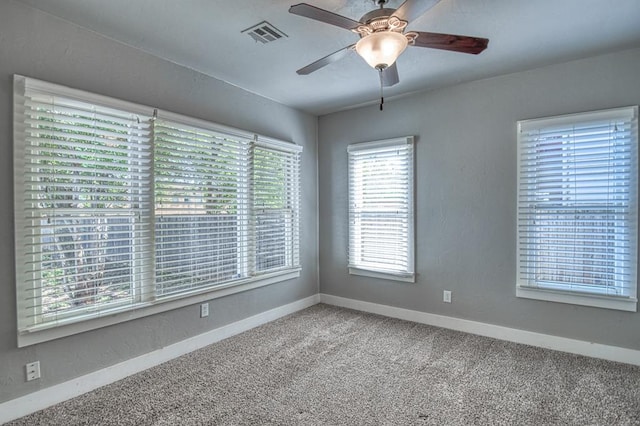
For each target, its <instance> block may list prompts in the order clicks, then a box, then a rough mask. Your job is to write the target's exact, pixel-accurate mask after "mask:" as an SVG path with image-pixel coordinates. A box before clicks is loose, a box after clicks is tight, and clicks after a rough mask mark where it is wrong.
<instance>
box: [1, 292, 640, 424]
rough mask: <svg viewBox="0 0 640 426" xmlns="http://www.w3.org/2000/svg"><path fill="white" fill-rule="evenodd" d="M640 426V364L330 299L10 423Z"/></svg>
mask: <svg viewBox="0 0 640 426" xmlns="http://www.w3.org/2000/svg"><path fill="white" fill-rule="evenodd" d="M81 424H82V425H100V424H119V425H185V424H186V425H191V424H198V425H200V424H222V425H249V424H251V425H256V424H278V425H467V424H479V425H517V424H520V425H547V424H557V425H632V424H634V425H639V424H640V368H639V367H634V366H630V365H625V364H618V363H614V362H608V361H601V360H596V359H591V358H585V357H580V356H575V355H569V354H564V353H560V352H554V351H550V350H545V349H539V348H534V347H530V346H524V345H519V344H515V343H508V342H503V341H500V340H495V339H490V338H486V337H479V336H475V335H471V334H465V333H460V332H455V331H450V330H445V329H441V328H436V327H430V326H425V325H421V324H415V323H410V322H406V321H400V320H394V319H389V318H385V317H381V316H377V315H370V314H365V313H361V312H356V311H351V310H347V309H341V308H335V307H331V306H327V305H316V306H313V307H311V308H309V309H306V310H304V311H301V312H298V313H296V314H293V315H290V316H288V317H285V318H282V319H279V320H277V321H274V322H272V323H269V324H266V325H263V326H261V327H258V328H255V329H253V330H250V331H248V332H245V333H243V334H240V335H238V336H235V337H232V338H229V339H227V340H224V341H222V342H219V343H216V344H214V345H211V346H208V347H206V348H204V349H201V350H198V351H195V352H193V353H191V354H188V355H185V356H183V357H180V358H178V359H175V360H172V361H170V362H167V363H165V364H162V365H160V366H158V367H154V368H151V369H149V370H147V371H144V372H142V373H139V374H136V375H134V376H131V377H128V378H126V379H124V380H121V381H119V382H116V383H113V384H111V385H108V386H105V387H103V388H100V389H98V390H96V391H93V392H90V393H88V394H85V395H82V396H80V397H77V398H74V399H72V400H69V401H67V402H64V403H61V404H58V405H56V406H54V407H51V408H48V409H46V410H43V411H40V412H37V413H34V414H32V415H29V416H27V417H23V418H22V419H19V420H17V421H15V422H12V423H10V425H65V426H66V425H81Z"/></svg>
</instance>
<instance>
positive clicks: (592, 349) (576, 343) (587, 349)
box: [320, 294, 640, 365]
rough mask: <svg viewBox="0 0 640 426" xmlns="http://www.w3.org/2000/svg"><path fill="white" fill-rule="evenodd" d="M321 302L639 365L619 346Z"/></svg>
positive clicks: (328, 299) (637, 357)
mask: <svg viewBox="0 0 640 426" xmlns="http://www.w3.org/2000/svg"><path fill="white" fill-rule="evenodd" d="M320 302H321V303H326V304H328V305H334V306H340V307H343V308H350V309H355V310H358V311H363V312H370V313H373V314H378V315H383V316H386V317H391V318H398V319H403V320H407V321H413V322H418V323H422V324H428V325H434V326H437V327H442V328H449V329H451V330H457V331H464V332H466V333H472V334H478V335H480V336H486V337H493V338H494V339H500V340H508V341H510V342H516V343H523V344H525V345H531V346H538V347H541V348H546V349H553V350H556V351H561V352H569V353H572V354H578V355H584V356H588V357H592V358H601V359H606V360H609V361H617V362H623V363H626V364H633V365H640V351H638V350H634V349H627V348H621V347H618V346H610V345H603V344H600V343H591V342H586V341H583V340H576V339H569V338H566V337H559V336H553V335H550V334H542V333H535V332H532V331H525V330H519V329H516V328H509V327H503V326H500V325H494V324H487V323H483V322H477V321H470V320H465V319H461V318H454V317H448V316H444V315H436V314H429V313H426V312H420V311H413V310H410V309H402V308H396V307H393V306H388V305H380V304H377V303H370V302H363V301H360V300H354V299H347V298H344V297H338V296H332V295H330V294H320Z"/></svg>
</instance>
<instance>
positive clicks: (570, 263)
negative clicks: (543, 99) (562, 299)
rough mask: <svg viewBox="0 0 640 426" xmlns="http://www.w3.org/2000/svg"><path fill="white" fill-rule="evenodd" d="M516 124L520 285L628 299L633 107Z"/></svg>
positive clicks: (633, 224) (632, 264)
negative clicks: (517, 126) (517, 134)
mask: <svg viewBox="0 0 640 426" xmlns="http://www.w3.org/2000/svg"><path fill="white" fill-rule="evenodd" d="M519 128H520V129H519V136H518V137H519V142H518V143H519V154H518V155H519V177H518V179H519V181H518V251H519V253H518V256H519V259H518V260H519V272H518V274H519V280H518V283H519V285H520V286H522V287H533V288H542V289H551V290H556V291H568V292H577V293H583V294H584V293H586V294H594V295H598V296H605V297H606V296H610V297H623V298H634V297H635V296H636V286H637V284H636V259H637V186H638V182H637V181H638V164H637V158H638V153H637V145H638V128H637V107H632V108H619V109H615V110H607V111H601V112H592V113H586V114H576V115H572V116H564V117H558V118H557V119H553V118H550V119H540V120H528V121H526V122H521V123H519Z"/></svg>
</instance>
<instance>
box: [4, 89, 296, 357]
mask: <svg viewBox="0 0 640 426" xmlns="http://www.w3.org/2000/svg"><path fill="white" fill-rule="evenodd" d="M14 127H15V128H14V131H15V135H14V136H15V137H14V168H15V223H16V273H17V277H16V278H17V280H16V281H17V306H18V335H19V344H20V345H21V346H22V345H25V344H30V343H34V342H36V341H42V340H48V338H45V337H37V336H38V335H39V333H40V335H45V334H46V333H41V332H43V331H46V330H48V329H51V328H61V327H62V328H64V327H63V326H66V325H69V324H77V323H78V322H91V320H95V319H96V318H103V317H105V316H109V315H110V314H117V313H120V312H124V311H135V312H136V313H137V314H138V315H139V316H142V315H143V314H144V312H145V311H144V308H145V307H150V306H155V307H157V306H160V305H163V304H164V302H169V301H175V300H176V299H185V300H186V298H188V297H189V296H192V295H201V294H206V293H211V292H212V291H213V290H218V289H229V288H235V289H236V290H237V291H241V290H242V289H247V288H253V287H255V286H257V285H259V284H261V283H263V284H266V283H270V282H274V281H277V280H281V279H288V278H292V277H294V276H297V275H299V268H300V258H299V231H298V227H299V207H300V206H299V197H300V194H299V181H300V175H299V160H300V153H301V147H299V146H297V145H294V144H291V143H286V142H280V141H275V140H270V139H267V138H263V137H260V136H256V135H253V134H250V133H248V132H243V131H239V130H236V129H230V128H226V127H223V126H219V125H216V124H213V123H208V122H205V121H201V120H195V119H191V118H189V117H184V116H180V115H177V114H171V113H166V112H156V113H155V114H154V112H153V110H151V109H150V108H148V107H143V106H139V105H135V104H129V103H126V102H122V101H117V100H114V99H111V98H106V97H102V96H97V95H92V94H89V93H86V92H82V91H78V90H73V89H69V88H65V87H62V86H57V85H53V84H49V83H45V82H41V81H38V80H33V79H29V78H25V77H20V76H16V79H15V126H14ZM210 296H211V297H215V296H214V293H211V294H210ZM171 306H176V305H175V304H173V305H171ZM168 308H170V306H169V304H166V309H168ZM161 309H162V308H161ZM166 309H165V310H166ZM157 311H158V310H157V309H156V310H154V311H153V312H157ZM150 312H151V311H150ZM129 315H130V316H129V317H131V314H129ZM89 328H95V327H89ZM76 329H77V327H76ZM54 334H55V335H56V336H57V335H60V332H57V333H54Z"/></svg>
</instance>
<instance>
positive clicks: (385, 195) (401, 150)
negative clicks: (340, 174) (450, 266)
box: [348, 138, 414, 275]
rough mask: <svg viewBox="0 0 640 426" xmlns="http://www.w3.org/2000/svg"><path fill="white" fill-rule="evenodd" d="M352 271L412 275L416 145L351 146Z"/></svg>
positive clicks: (400, 142) (396, 142) (404, 142)
mask: <svg viewBox="0 0 640 426" xmlns="http://www.w3.org/2000/svg"><path fill="white" fill-rule="evenodd" d="M348 153H349V267H351V268H359V269H366V270H371V271H377V272H382V273H391V274H398V275H411V274H413V272H414V270H413V268H414V266H413V220H414V219H413V163H414V162H413V140H412V138H406V139H399V140H392V141H382V142H375V143H369V144H366V143H365V144H354V145H350V146H349V149H348Z"/></svg>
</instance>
